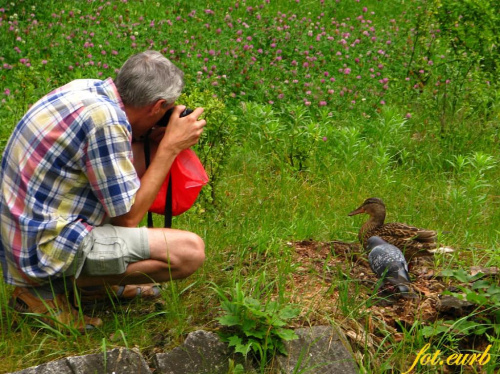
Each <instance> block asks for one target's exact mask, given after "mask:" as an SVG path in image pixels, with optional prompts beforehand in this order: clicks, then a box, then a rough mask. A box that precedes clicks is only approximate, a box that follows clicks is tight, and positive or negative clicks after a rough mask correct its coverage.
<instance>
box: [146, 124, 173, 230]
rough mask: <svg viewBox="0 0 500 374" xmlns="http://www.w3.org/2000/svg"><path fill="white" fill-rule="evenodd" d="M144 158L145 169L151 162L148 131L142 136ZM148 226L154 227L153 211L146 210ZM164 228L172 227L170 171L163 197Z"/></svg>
mask: <svg viewBox="0 0 500 374" xmlns="http://www.w3.org/2000/svg"><path fill="white" fill-rule="evenodd" d="M144 159H145V161H146V169H147V168H148V167H149V164H150V163H151V147H150V143H149V132H148V133H147V134H146V136H145V138H144ZM148 227H150V228H151V227H154V224H153V213H151V212H148ZM163 227H165V228H171V227H172V173H170V176H169V179H168V188H167V194H166V198H165V223H164V226H163Z"/></svg>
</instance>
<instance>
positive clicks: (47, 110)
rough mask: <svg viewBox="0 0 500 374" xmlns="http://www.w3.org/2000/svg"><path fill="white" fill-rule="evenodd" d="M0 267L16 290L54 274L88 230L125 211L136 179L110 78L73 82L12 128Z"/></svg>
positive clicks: (0, 171) (0, 213) (2, 184)
mask: <svg viewBox="0 0 500 374" xmlns="http://www.w3.org/2000/svg"><path fill="white" fill-rule="evenodd" d="M0 178H1V180H0V230H1V231H0V235H1V239H0V262H1V264H2V268H3V275H4V278H5V281H6V282H7V283H10V284H14V285H18V286H27V285H37V284H41V283H44V281H46V280H47V278H48V277H51V276H56V277H57V276H60V275H61V273H62V272H64V271H66V270H67V269H68V267H69V266H70V265H71V263H72V261H73V260H74V258H75V254H76V252H77V249H78V246H79V244H80V242H81V241H82V240H83V238H84V237H85V235H87V234H88V233H89V232H90V230H92V228H93V227H94V226H96V225H101V224H103V222H104V221H105V220H106V218H108V217H115V216H119V215H122V214H125V213H127V212H128V211H129V210H130V208H131V207H132V204H133V203H134V198H135V194H136V192H137V190H138V189H139V185H140V181H139V179H138V176H137V173H136V171H135V168H134V166H133V157H132V134H131V127H130V124H129V122H128V120H127V116H126V115H125V112H124V108H123V103H122V101H121V99H120V96H119V94H118V92H117V91H116V87H115V85H114V83H113V81H112V80H111V79H107V80H105V81H100V80H84V79H81V80H76V81H73V82H71V83H69V84H67V85H65V86H63V87H61V88H59V89H57V90H55V91H53V92H51V93H49V94H48V95H47V96H45V97H43V98H42V99H41V100H39V101H38V102H37V103H36V104H34V105H33V106H32V107H31V108H30V110H29V111H28V112H27V113H26V115H25V116H24V117H23V118H22V119H21V121H20V122H19V123H18V125H17V126H16V128H15V130H14V132H13V134H12V136H11V138H10V139H9V142H8V144H7V146H6V148H5V151H4V154H3V159H2V164H1V167H0Z"/></svg>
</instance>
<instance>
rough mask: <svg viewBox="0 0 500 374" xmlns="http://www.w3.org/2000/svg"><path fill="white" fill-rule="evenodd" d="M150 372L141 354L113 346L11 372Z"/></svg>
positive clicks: (33, 373) (139, 373) (16, 373)
mask: <svg viewBox="0 0 500 374" xmlns="http://www.w3.org/2000/svg"><path fill="white" fill-rule="evenodd" d="M89 373H99V374H103V373H106V374H125V373H136V374H151V370H150V369H149V366H148V364H147V363H146V361H145V360H144V358H143V357H142V356H141V354H139V353H137V352H135V351H132V350H129V349H126V348H115V349H113V350H111V351H108V352H106V360H104V355H103V354H90V355H85V356H72V357H66V358H63V359H60V360H57V361H52V362H48V363H45V364H42V365H38V366H34V367H32V368H29V369H25V370H21V371H16V372H15V373H12V374H89Z"/></svg>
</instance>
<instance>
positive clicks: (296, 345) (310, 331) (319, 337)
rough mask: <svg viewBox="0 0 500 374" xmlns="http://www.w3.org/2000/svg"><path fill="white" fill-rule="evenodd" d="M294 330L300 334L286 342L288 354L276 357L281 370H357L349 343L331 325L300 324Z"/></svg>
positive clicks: (312, 373) (337, 373)
mask: <svg viewBox="0 0 500 374" xmlns="http://www.w3.org/2000/svg"><path fill="white" fill-rule="evenodd" d="M295 332H296V334H297V335H298V336H299V338H298V339H296V340H291V341H289V342H286V344H285V345H286V348H287V352H288V356H287V357H285V356H279V357H278V365H279V368H280V370H281V372H282V373H308V374H319V373H321V374H329V373H331V374H355V373H358V368H357V365H356V363H355V361H354V357H353V355H352V352H351V348H350V345H349V344H348V343H347V341H346V339H345V338H344V337H343V336H341V335H340V333H339V332H337V331H335V329H333V328H332V327H331V326H317V327H311V328H302V329H297V330H295Z"/></svg>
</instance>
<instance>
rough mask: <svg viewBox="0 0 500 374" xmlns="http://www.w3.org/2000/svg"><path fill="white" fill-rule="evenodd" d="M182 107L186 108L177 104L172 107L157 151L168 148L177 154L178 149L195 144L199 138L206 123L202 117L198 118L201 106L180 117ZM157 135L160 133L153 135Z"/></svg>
mask: <svg viewBox="0 0 500 374" xmlns="http://www.w3.org/2000/svg"><path fill="white" fill-rule="evenodd" d="M184 109H186V107H185V106H184V105H178V106H176V107H175V108H174V111H173V113H172V116H171V117H170V121H169V123H168V126H167V127H166V129H165V130H164V134H163V137H162V139H161V141H159V145H158V151H159V152H162V151H163V150H170V151H174V153H175V154H178V153H179V152H180V151H182V150H184V149H187V148H189V147H191V146H193V145H195V144H196V143H197V142H198V140H199V139H200V136H201V134H202V132H203V128H204V127H205V125H206V123H207V122H206V121H205V120H204V119H199V117H200V116H201V114H202V113H203V108H196V109H195V110H194V111H193V112H192V113H191V114H189V115H187V116H185V117H182V118H181V117H180V114H181V113H182V112H183V111H184ZM158 135H160V133H158V134H157V135H155V136H158ZM153 140H155V138H153Z"/></svg>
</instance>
